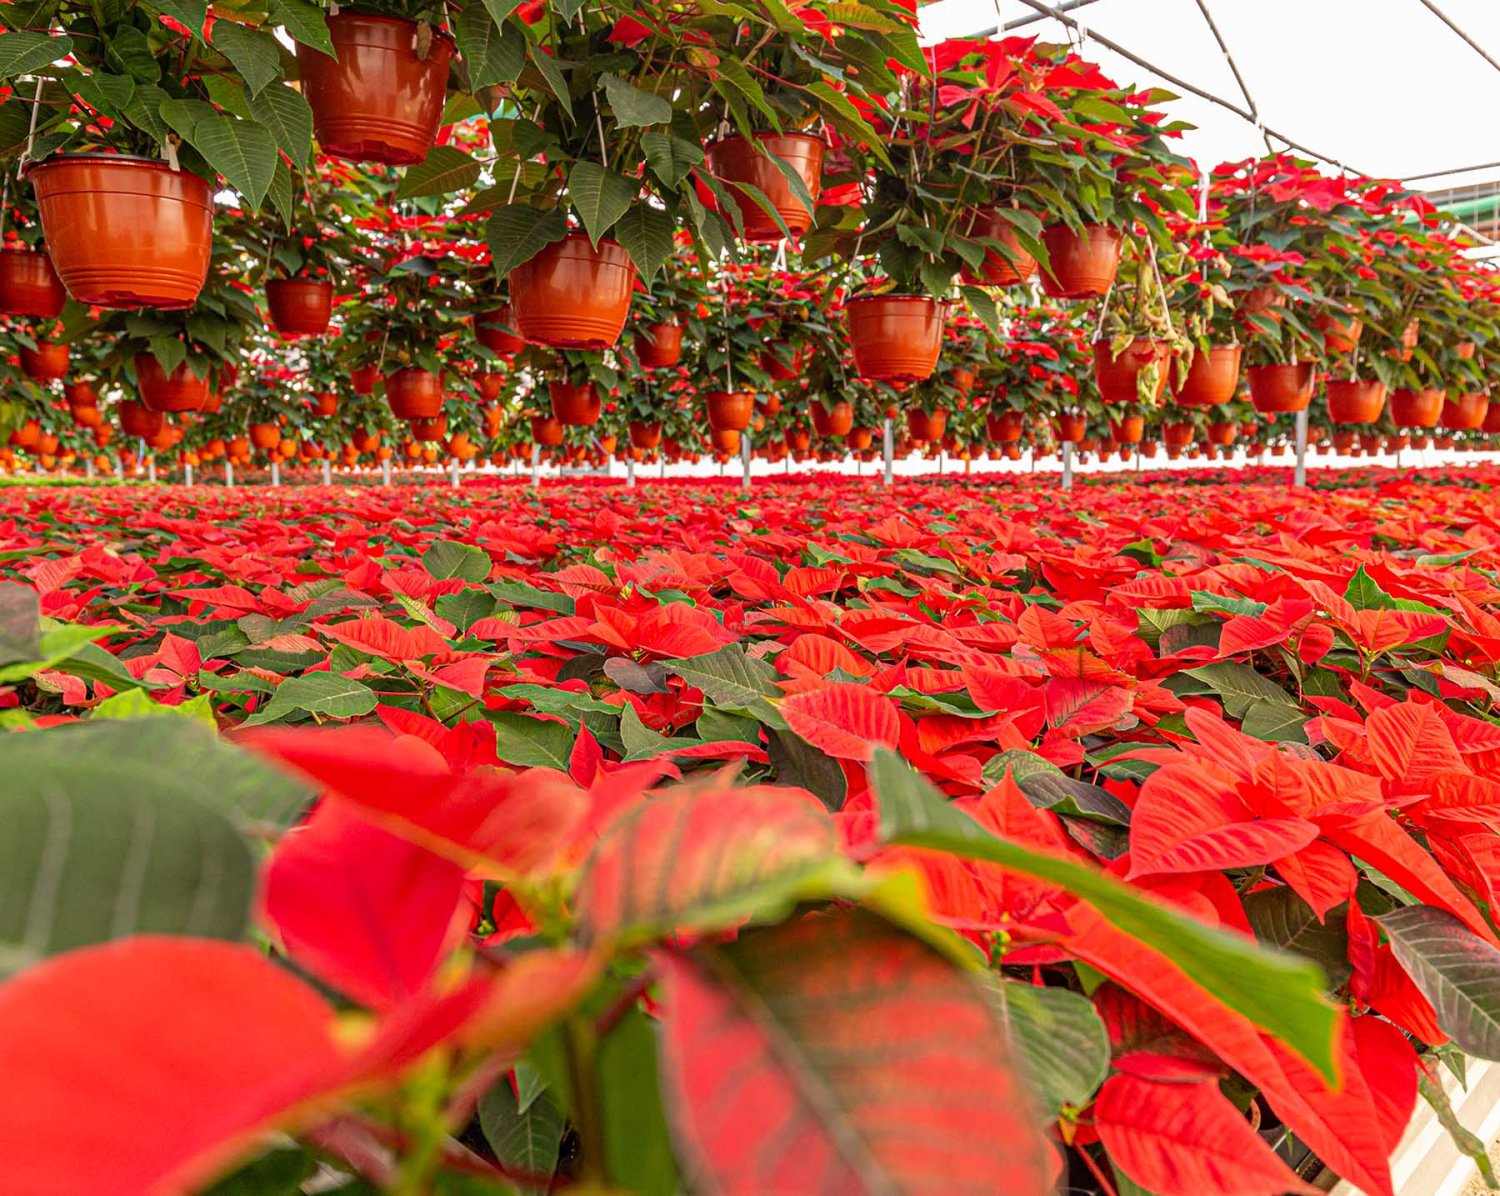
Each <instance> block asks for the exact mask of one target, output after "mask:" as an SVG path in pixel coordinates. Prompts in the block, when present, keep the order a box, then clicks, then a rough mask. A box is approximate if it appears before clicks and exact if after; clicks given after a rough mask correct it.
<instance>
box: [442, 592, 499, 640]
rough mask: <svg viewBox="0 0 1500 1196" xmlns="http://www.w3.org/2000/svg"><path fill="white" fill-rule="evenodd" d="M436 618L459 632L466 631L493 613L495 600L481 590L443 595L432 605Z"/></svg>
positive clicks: (492, 596)
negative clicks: (435, 611)
mask: <svg viewBox="0 0 1500 1196" xmlns="http://www.w3.org/2000/svg"><path fill="white" fill-rule="evenodd" d="M434 605H435V608H436V610H437V615H438V618H440V619H447V620H448V622H450V623H452V624H453V625H454V626H455V627H457V628H458V629H459V631H468V630H469V628H470V627H472V626H474V624H475V623H477V622H478V621H479V620H480V619H483V618H487V617H488V616H490V615H492V614H494V613H495V598H494V595H492V594H487V593H485V591H483V590H461V591H460V592H459V593H457V594H444V595H442V596H441V597H440V598H439V599H438V600H437V602H436V603H435V604H434Z"/></svg>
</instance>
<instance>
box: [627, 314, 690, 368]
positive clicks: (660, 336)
mask: <svg viewBox="0 0 1500 1196" xmlns="http://www.w3.org/2000/svg"><path fill="white" fill-rule="evenodd" d="M635 355H636V359H637V360H638V361H639V362H640V363H641V368H642V369H646V370H667V369H671V368H672V367H673V366H674V365H676V364H677V363H678V362H679V361H681V360H682V325H681V324H648V325H646V327H645V328H644V329H642V330H641V331H640V332H638V333H636V334H635Z"/></svg>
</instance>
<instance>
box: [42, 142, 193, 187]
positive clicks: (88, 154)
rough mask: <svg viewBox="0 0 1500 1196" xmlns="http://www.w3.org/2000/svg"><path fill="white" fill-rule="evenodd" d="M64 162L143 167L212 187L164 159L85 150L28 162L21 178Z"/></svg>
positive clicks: (143, 155) (49, 155)
mask: <svg viewBox="0 0 1500 1196" xmlns="http://www.w3.org/2000/svg"><path fill="white" fill-rule="evenodd" d="M65 162H95V163H98V162H105V163H108V164H110V165H113V166H128V167H134V166H143V167H149V168H151V169H153V170H164V171H166V172H167V173H168V174H180V175H188V176H190V177H192V178H195V179H197V180H198V181H199V182H200V183H202V184H203V185H204V186H205V187H207V188H209V190H210V191H212V190H214V189H215V188H214V185H213V184H212V183H210V182H209V181H208V180H207V179H205V178H204V177H203V176H202V175H201V174H198V173H196V172H195V171H191V170H187V169H184V168H183V167H181V166H179V167H178V168H177V169H176V170H173V169H172V165H171V163H169V162H168V161H166V159H164V158H148V157H147V156H146V155H145V154H117V153H114V152H112V151H108V150H86V151H80V152H77V153H71V154H48V155H47V156H46V157H45V158H43V159H42V160H41V161H40V162H28V163H26V165H25V166H23V167H22V168H21V176H22V177H23V178H24V177H26V176H28V175H31V174H33V173H35V172H36V171H38V170H44V169H45V168H47V167H48V166H59V165H62V164H63V163H65Z"/></svg>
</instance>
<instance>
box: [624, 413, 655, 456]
mask: <svg viewBox="0 0 1500 1196" xmlns="http://www.w3.org/2000/svg"><path fill="white" fill-rule="evenodd" d="M625 430H626V431H627V432H628V433H629V434H630V446H631V448H638V449H654V448H656V447H657V445H659V444H661V425H660V424H647V423H641V422H640V421H638V420H631V421H630V423H628V424H627V425H626V427H625Z"/></svg>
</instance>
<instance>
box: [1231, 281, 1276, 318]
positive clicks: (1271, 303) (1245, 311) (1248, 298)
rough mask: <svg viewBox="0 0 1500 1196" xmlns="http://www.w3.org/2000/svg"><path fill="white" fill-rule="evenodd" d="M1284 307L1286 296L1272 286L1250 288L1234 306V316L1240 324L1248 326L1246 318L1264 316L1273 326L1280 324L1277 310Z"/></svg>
mask: <svg viewBox="0 0 1500 1196" xmlns="http://www.w3.org/2000/svg"><path fill="white" fill-rule="evenodd" d="M1285 306H1286V296H1285V295H1283V294H1282V293H1281V292H1280V291H1278V290H1277V289H1276V288H1275V287H1273V286H1263V287H1251V288H1250V289H1249V290H1248V291H1246V292H1245V293H1244V294H1243V295H1241V296H1240V299H1239V303H1238V304H1236V306H1235V315H1236V316H1237V317H1239V321H1240V323H1241V324H1249V323H1250V321H1249V320H1248V319H1247V318H1246V317H1248V316H1264V317H1265V318H1266V319H1267V320H1269V321H1270V322H1271V323H1273V324H1280V323H1281V318H1282V317H1281V312H1280V311H1279V310H1278V309H1279V308H1283V307H1285Z"/></svg>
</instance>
